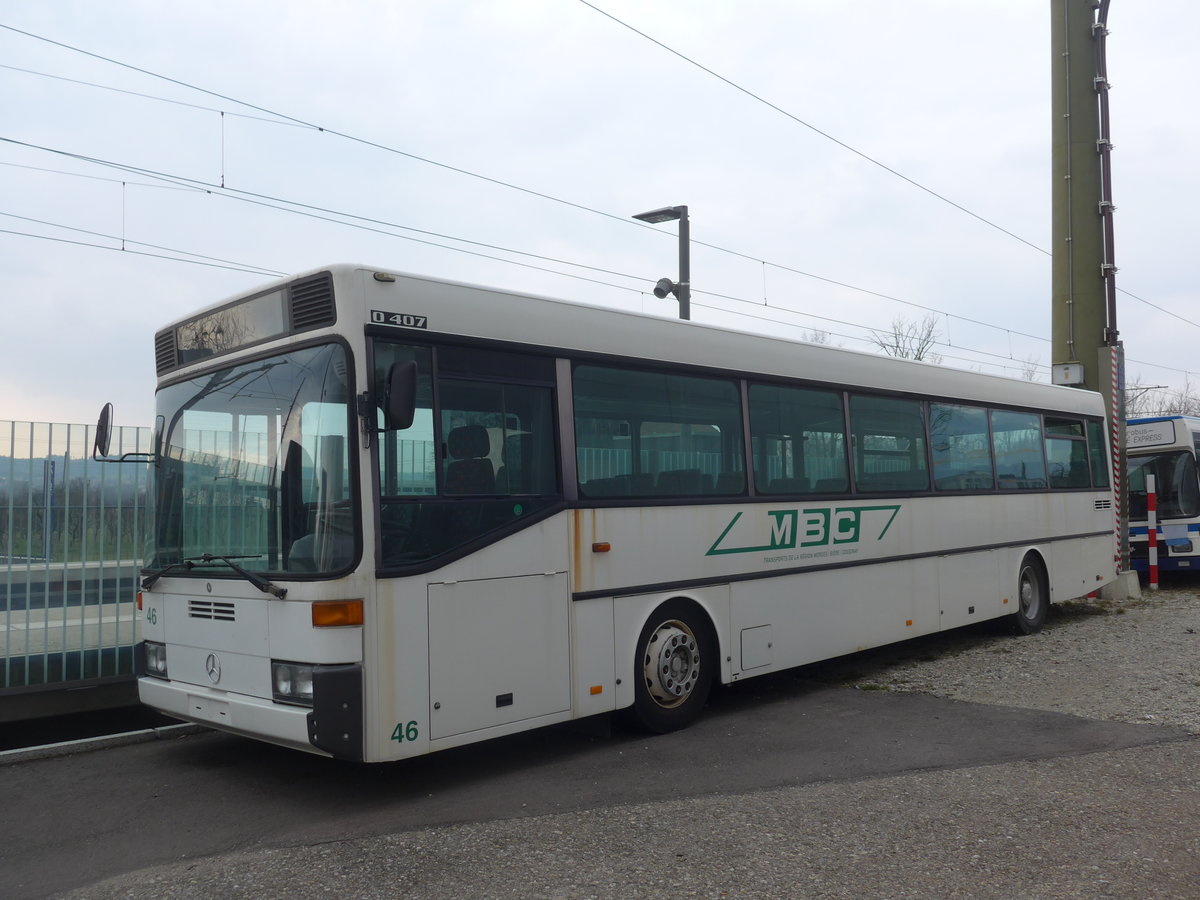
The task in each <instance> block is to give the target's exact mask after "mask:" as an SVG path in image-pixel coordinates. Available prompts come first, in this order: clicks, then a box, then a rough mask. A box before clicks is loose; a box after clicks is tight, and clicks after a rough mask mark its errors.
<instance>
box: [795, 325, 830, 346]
mask: <svg viewBox="0 0 1200 900" xmlns="http://www.w3.org/2000/svg"><path fill="white" fill-rule="evenodd" d="M800 340H802V341H808V342H809V343H810V344H828V343H829V332H828V331H821V330H820V329H818V328H814V329H813V330H812V331H803V332H801V338H800Z"/></svg>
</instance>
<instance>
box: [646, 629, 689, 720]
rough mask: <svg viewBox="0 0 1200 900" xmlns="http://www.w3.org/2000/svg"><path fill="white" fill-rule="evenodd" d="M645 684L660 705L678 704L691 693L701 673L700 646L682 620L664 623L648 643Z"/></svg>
mask: <svg viewBox="0 0 1200 900" xmlns="http://www.w3.org/2000/svg"><path fill="white" fill-rule="evenodd" d="M643 667H644V674H645V678H646V687H647V688H648V689H649V691H650V696H651V697H653V698H654V701H655V702H656V703H658V705H659V706H664V707H671V706H678V705H679V704H681V703H683V702H684V701H685V700H687V698H688V697H689V696H691V693H692V689H693V688H694V687H695V686H696V680H697V677H698V676H699V674H700V647H699V645H698V644H697V642H696V636H695V635H694V634H692V632H691V630H690V629H688V627H687V626H686V625H684V623H682V622H677V621H673V622H664V623H663V624H662V625H660V626H659V627H658V630H657V631H655V633H654V634H653V635H651V636H650V641H649V642H648V643H647V645H646V658H645V660H643Z"/></svg>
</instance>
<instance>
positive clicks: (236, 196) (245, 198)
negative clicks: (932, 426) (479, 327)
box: [0, 138, 1048, 368]
mask: <svg viewBox="0 0 1200 900" xmlns="http://www.w3.org/2000/svg"><path fill="white" fill-rule="evenodd" d="M0 141H4V142H9V143H17V144H19V145H21V146H25V147H30V148H33V149H39V150H44V151H45V152H48V153H54V154H58V155H63V156H66V157H68V158H71V159H75V160H77V161H81V162H87V163H91V164H94V165H100V166H104V167H109V168H114V169H117V170H118V171H123V172H129V173H131V174H136V175H139V176H142V177H149V178H158V179H164V180H166V181H168V183H172V184H182V185H186V186H190V187H194V188H196V189H198V190H203V191H204V192H205V193H207V194H209V195H212V196H218V197H225V198H227V199H233V200H239V201H242V202H246V203H251V204H254V205H256V206H262V207H266V208H269V209H274V210H277V211H280V212H284V213H289V214H296V215H303V216H306V217H308V218H313V219H317V220H320V221H325V222H330V223H332V224H337V225H343V226H346V227H353V228H358V229H360V230H364V231H370V232H373V233H376V234H382V235H385V236H389V237H396V238H400V239H402V240H408V241H413V242H415V243H420V244H424V245H427V246H433V247H438V248H440V249H445V250H451V251H456V252H462V253H469V254H470V255H472V256H477V257H481V258H484V259H490V260H494V261H497V262H504V263H507V264H511V265H519V266H524V267H526V268H530V269H535V270H538V271H543V272H548V273H550V274H555V275H560V276H563V277H569V278H575V279H578V280H582V281H588V282H591V283H594V284H599V285H602V286H605V287H611V288H617V289H620V290H625V291H630V292H633V293H638V294H644V293H645V291H644V290H643V289H642V288H640V287H636V286H628V285H618V284H613V283H611V282H607V281H600V280H598V279H595V278H589V277H586V276H581V275H577V274H575V273H569V272H561V271H558V270H554V269H549V268H546V267H544V266H537V265H532V264H530V263H521V262H518V261H515V260H508V259H504V258H502V257H496V256H492V255H490V254H485V253H480V252H478V251H470V250H466V249H463V248H461V247H451V246H448V245H445V244H439V243H437V242H434V241H429V240H426V239H424V238H416V237H412V236H411V235H397V234H394V233H393V232H391V231H389V230H387V229H398V230H402V231H410V232H414V233H416V234H421V235H425V236H427V237H428V236H433V237H438V238H440V239H442V240H451V241H456V242H459V243H464V244H467V245H469V246H473V247H485V248H487V249H490V250H496V251H499V252H503V253H511V254H514V255H518V256H525V257H531V258H535V259H538V260H540V261H543V262H550V263H554V264H556V265H565V266H572V267H575V268H583V269H588V270H591V271H594V272H599V273H602V274H606V275H612V276H616V277H619V278H625V279H629V280H631V281H633V282H635V283H637V284H645V283H647V282H648V281H650V280H651V279H649V278H648V277H647V276H645V275H638V274H633V273H628V272H617V271H615V270H611V269H601V268H599V267H594V266H588V265H586V264H583V263H576V262H572V261H570V260H564V259H560V258H555V257H550V256H546V255H543V254H533V253H528V252H527V251H522V250H516V249H513V248H509V247H502V246H500V245H496V244H484V243H481V242H478V241H471V240H468V239H465V238H458V237H455V236H452V235H446V234H440V233H436V232H430V231H427V230H424V229H418V228H413V227H411V226H406V225H401V224H399V223H395V222H385V221H383V220H380V219H374V218H368V217H364V216H358V215H355V214H352V213H346V212H341V211H338V210H331V209H328V208H325V207H316V206H314V205H312V204H305V203H300V202H298V201H292V200H287V199H284V198H279V197H270V196H268V195H264V194H260V193H256V192H252V191H243V190H239V189H232V188H223V187H222V186H220V185H217V184H214V183H210V182H204V181H202V180H199V179H194V178H189V177H186V176H181V175H173V174H169V173H164V172H158V171H155V170H152V169H147V168H145V167H141V166H132V165H128V164H124V163H118V162H114V161H111V160H103V159H99V158H96V157H88V156H84V155H82V154H78V153H72V152H70V151H65V150H58V149H54V148H49V147H41V146H38V145H32V144H26V143H24V142H15V141H12V139H10V138H0ZM695 293H696V294H701V295H706V296H710V297H716V298H720V299H725V300H730V301H733V302H737V303H743V304H750V305H753V306H756V307H759V308H762V307H763V305H762V304H761V303H760V302H759V301H757V300H748V299H745V298H743V297H737V296H733V295H730V294H722V293H718V292H714V291H704V290H697V291H695ZM708 308H713V309H719V307H708ZM767 308H769V309H772V310H776V311H780V312H784V313H788V314H790V315H799V316H805V317H808V318H811V319H815V320H818V321H823V322H834V323H836V324H839V325H846V326H849V327H852V328H861V329H863V330H864V331H867V332H870V333H872V334H875V333H876V332H877V331H878V329H876V328H874V327H872V326H869V325H862V324H859V323H855V322H848V321H845V320H839V319H832V318H829V317H827V316H821V315H818V314H815V313H808V312H804V311H801V310H793V309H789V308H787V307H781V306H778V305H775V306H769V307H767ZM726 311H727V312H732V313H734V314H739V315H740V314H741V313H740V312H736V311H732V310H726ZM755 318H761V317H755ZM855 339H858V338H855ZM863 340H870V338H863ZM945 346H950V345H949V344H946V345H945ZM958 349H960V350H964V351H967V352H971V353H977V354H979V355H981V356H994V357H996V358H999V359H1009V358H1010V357H1005V356H1003V355H1001V354H995V353H991V352H990V351H986V350H978V349H976V348H971V347H961V346H960V347H959V348H958ZM1047 368H1048V367H1047Z"/></svg>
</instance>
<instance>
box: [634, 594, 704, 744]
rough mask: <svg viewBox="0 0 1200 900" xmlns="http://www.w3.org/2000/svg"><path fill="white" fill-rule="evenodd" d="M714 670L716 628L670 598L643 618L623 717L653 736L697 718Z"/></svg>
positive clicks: (700, 612) (690, 605)
mask: <svg viewBox="0 0 1200 900" xmlns="http://www.w3.org/2000/svg"><path fill="white" fill-rule="evenodd" d="M719 670H720V661H719V659H718V647H717V637H716V630H715V629H714V627H713V624H712V621H711V619H710V618H709V615H708V613H707V612H705V611H704V609H703V608H702V607H701V606H700V605H699V604H698V603H696V602H694V601H692V600H689V599H687V598H685V597H673V598H672V599H670V600H667V601H665V602H663V603H661V604H659V605H658V606H657V607H655V609H654V611H653V612H652V613H651V614H650V616H649V617H648V618H647V619H646V623H645V625H643V626H642V630H641V634H640V635H639V636H638V641H637V646H636V647H635V648H634V673H633V674H634V700H633V706H632V707H630V709H629V710H628V711H627V712H628V718H629V719H630V720H631V721H632V723H633V724H634V725H636V726H637V727H639V728H642V729H645V730H646V731H650V732H654V733H656V734H665V733H667V732H669V731H677V730H679V729H681V728H686V727H687V726H688V725H690V724H692V722H694V721H696V719H697V718H699V716H700V713H701V712H702V711H703V709H704V705H705V703H707V702H708V695H709V693H710V691H711V690H712V685H713V682H714V680H715V679H716V678H717V673H718V672H719Z"/></svg>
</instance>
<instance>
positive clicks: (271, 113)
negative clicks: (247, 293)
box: [0, 0, 1200, 371]
mask: <svg viewBox="0 0 1200 900" xmlns="http://www.w3.org/2000/svg"><path fill="white" fill-rule="evenodd" d="M581 2H583V3H584V5H586V6H588V7H590V8H592V9H593V10H595V11H596V12H598V13H600V14H602V15H604V16H606V17H608V18H610V19H612V20H613V21H614V22H616V23H617V24H619V25H621V26H623V27H625V28H628V29H629V30H631V31H633V32H635V33H637V34H638V35H640V36H641V37H643V38H645V39H646V40H649V41H651V42H653V43H655V44H657V45H659V46H660V47H662V48H663V49H664V50H666V51H668V52H670V53H672V54H674V55H676V56H678V57H679V58H681V59H683V60H684V61H686V62H688V63H689V64H691V65H693V66H696V67H697V68H699V69H701V70H703V71H705V72H706V73H708V74H709V75H711V76H712V77H714V78H717V79H719V80H721V81H723V82H725V83H726V84H728V85H729V86H731V87H733V88H735V89H736V90H738V91H740V92H742V93H744V94H746V95H747V96H750V97H751V98H753V99H754V100H756V101H757V102H760V103H763V104H765V105H767V106H768V107H770V108H772V109H774V110H775V111H777V112H779V113H780V114H782V115H784V116H786V117H788V118H789V119H792V120H794V121H795V122H797V123H798V124H800V125H803V126H804V127H806V128H809V129H811V130H813V131H814V132H816V133H818V134H820V135H821V136H822V137H825V138H827V139H828V140H831V141H832V142H834V143H835V144H837V145H839V146H841V147H843V148H844V149H846V150H848V151H849V152H852V153H854V154H855V155H857V156H860V157H862V158H863V159H864V160H866V161H868V162H870V163H872V164H874V165H876V166H879V167H880V168H882V169H884V170H886V171H888V172H890V173H891V174H892V175H894V176H896V177H898V178H901V179H902V180H904V181H906V182H909V183H910V184H912V185H913V186H915V187H917V188H920V189H921V190H923V191H926V192H927V193H930V194H931V195H933V196H935V197H937V198H938V199H940V200H943V201H945V202H946V203H948V204H950V205H951V206H953V207H955V208H957V209H959V210H961V211H962V212H964V213H966V214H968V215H970V216H972V217H974V218H977V219H979V220H980V221H981V222H984V223H985V224H988V225H990V226H992V227H994V228H996V229H998V230H1000V231H1002V232H1004V233H1005V234H1007V235H1009V236H1010V237H1013V238H1015V239H1016V240H1018V241H1021V242H1022V243H1025V244H1028V245H1029V246H1031V247H1033V249H1036V250H1038V251H1039V252H1041V253H1047V252H1048V251H1045V250H1044V249H1043V248H1040V247H1037V246H1036V245H1034V244H1032V243H1031V242H1029V241H1026V240H1025V239H1023V238H1021V237H1020V236H1018V235H1015V234H1013V233H1011V232H1009V231H1007V230H1006V229H1003V228H1002V227H1000V226H998V225H996V224H995V223H993V222H991V221H990V220H987V219H986V218H984V217H982V216H980V215H978V214H976V213H974V212H972V211H971V210H969V209H966V208H965V207H962V206H960V205H959V204H957V203H954V202H953V201H951V200H949V199H948V198H945V197H943V196H941V195H940V194H938V193H937V192H936V191H933V190H932V189H930V188H928V187H926V186H924V185H921V184H920V183H918V182H916V181H915V180H913V179H911V178H908V177H907V176H905V175H904V174H903V173H900V172H899V171H897V170H895V169H892V168H890V167H888V166H886V165H884V164H883V163H881V162H880V161H878V160H876V159H874V158H872V157H871V156H869V155H867V154H865V153H863V152H862V151H859V150H857V149H856V148H854V147H852V146H851V145H849V144H847V143H845V142H843V141H841V140H839V139H837V138H836V137H833V136H832V135H830V134H828V133H826V132H823V131H821V130H820V129H818V128H815V127H814V126H813V125H811V124H810V123H808V122H806V121H804V120H802V119H800V118H799V117H798V116H795V115H794V114H792V113H790V112H788V111H787V110H785V109H783V108H781V107H778V106H776V105H775V104H773V103H771V102H770V101H768V100H766V99H765V98H763V97H761V96H759V95H757V94H755V93H754V92H752V91H749V90H748V89H746V88H744V87H742V86H741V85H738V84H737V83H736V82H733V81H732V80H731V79H728V78H726V77H725V76H722V75H720V74H719V73H717V72H715V71H713V70H711V69H709V68H707V67H705V66H703V65H702V64H700V63H698V62H696V61H695V60H693V59H691V58H689V57H687V56H685V55H684V54H682V53H680V52H679V51H677V50H675V49H673V48H671V47H669V46H667V45H666V44H664V43H662V42H661V41H658V40H657V39H655V38H653V37H650V36H649V35H646V34H645V33H643V32H641V31H639V30H638V29H636V28H634V27H633V26H631V25H629V24H628V23H625V22H623V21H622V20H620V19H618V18H616V17H615V16H612V15H611V14H609V13H607V12H605V11H604V10H602V9H600V8H599V7H597V6H595V5H594V4H592V3H589V2H587V0H581ZM0 29H5V30H8V31H11V32H14V33H17V34H21V35H23V36H26V37H29V38H31V39H34V40H38V41H43V42H46V43H49V44H51V45H54V46H58V47H60V48H63V49H66V50H69V51H72V52H76V53H80V54H82V55H85V56H88V57H91V58H93V59H97V60H100V61H102V62H105V63H107V64H111V65H114V66H118V67H121V68H125V69H128V70H130V71H134V72H137V73H139V74H141V75H145V76H148V77H152V78H156V79H160V80H163V81H166V82H168V83H171V84H174V85H177V86H179V87H183V88H185V89H187V90H192V91H197V92H199V93H202V94H205V95H207V96H211V97H215V98H217V99H220V100H224V101H226V102H228V103H233V104H236V105H238V106H242V107H245V108H247V109H252V110H255V111H256V112H258V113H262V114H263V115H262V116H250V115H247V114H244V113H237V112H233V111H229V110H223V109H218V108H215V107H207V106H201V105H199V104H189V103H186V102H184V101H178V100H174V99H171V98H162V97H156V96H154V95H150V94H145V93H142V92H136V91H128V90H125V89H121V88H111V87H109V86H106V85H100V84H98V83H95V82H88V81H83V80H80V79H69V78H61V77H60V76H54V75H48V74H46V73H42V72H36V71H35V70H30V69H20V68H19V67H15V66H4V68H8V69H12V70H15V71H21V72H26V73H28V74H33V75H39V76H44V77H50V78H59V79H60V80H64V81H68V82H74V83H78V84H82V85H88V86H92V87H97V88H100V89H105V90H115V91H118V92H120V93H127V94H131V95H134V96H137V97H141V98H145V99H150V100H158V101H161V102H166V103H175V104H178V105H182V106H190V107H193V108H196V109H200V110H204V111H215V112H220V113H222V114H224V113H225V112H229V113H230V114H231V115H242V116H244V117H246V118H253V119H259V120H261V121H265V122H268V123H274V124H285V125H292V126H298V127H303V128H306V129H309V130H313V131H317V132H319V133H323V134H329V135H331V136H334V137H338V138H341V139H344V140H347V141H351V142H355V143H358V144H362V145H364V146H368V147H371V148H374V149H377V150H380V151H384V152H388V153H393V154H397V155H400V156H404V157H406V158H409V159H412V160H414V161H417V162H420V163H423V164H428V165H432V166H435V167H439V168H442V169H444V170H447V171H450V172H453V173H456V174H460V175H464V176H468V177H471V178H476V179H480V180H483V181H485V182H488V183H491V184H494V185H496V186H499V187H503V188H506V189H511V190H514V191H518V192H521V193H525V194H527V195H531V196H534V197H538V198H541V199H544V200H547V201H551V202H554V203H559V204H563V205H565V206H568V207H570V208H574V209H576V210H579V211H583V212H587V213H590V214H594V215H598V216H602V217H605V218H608V219H612V220H615V221H620V222H621V223H622V224H624V225H627V226H628V225H631V224H633V225H637V226H639V227H645V228H653V226H651V225H647V224H644V223H641V222H635V221H632V220H630V219H629V218H628V217H626V216H623V215H616V214H613V213H608V212H605V211H603V210H599V209H595V208H592V207H589V206H586V205H584V204H580V203H575V202H573V201H570V200H566V199H564V198H560V197H556V196H554V195H551V194H547V193H544V192H541V191H536V190H533V189H530V188H526V187H523V186H520V185H516V184H513V183H511V182H506V181H503V180H501V179H497V178H492V177H490V176H487V175H482V174H480V173H476V172H472V171H470V170H467V169H464V168H461V167H458V166H453V165H450V164H447V163H443V162H440V161H438V160H433V159H429V158H427V157H422V156H419V155H417V154H413V153H409V152H407V151H404V150H400V149H398V148H394V147H390V146H388V145H385V144H382V143H379V142H377V141H373V140H369V139H366V138H362V137H358V136H355V135H352V134H349V133H346V132H342V131H339V130H337V129H332V128H328V127H324V126H320V125H317V124H315V123H313V122H309V121H306V120H304V119H301V118H298V117H295V116H291V115H288V114H286V113H281V112H278V111H276V110H272V109H269V108H267V107H264V106H260V105H257V104H254V103H252V102H249V101H245V100H241V99H239V98H235V97H232V96H229V95H226V94H222V93H219V92H217V91H212V90H210V89H207V88H203V87H200V86H198V85H195V84H191V83H189V82H186V81H182V80H180V79H176V78H173V77H171V76H167V75H163V74H161V73H157V72H154V71H151V70H149V69H145V68H141V67H139V66H135V65H132V64H130V63H126V62H122V61H120V60H117V59H113V58H111V57H108V56H104V55H102V54H99V53H95V52H92V51H89V50H85V49H83V48H80V47H76V46H73V45H71V44H67V43H64V42H61V41H56V40H53V39H51V38H47V37H45V36H42V35H38V34H35V33H33V32H29V31H25V30H23V29H19V28H15V27H13V26H10V25H6V24H2V23H0ZM17 143H19V142H17ZM81 158H83V157H81ZM288 202H291V201H288ZM341 215H349V214H341ZM393 227H400V228H407V227H408V226H393ZM411 230H413V231H416V232H419V231H420V229H411ZM654 230H656V231H659V232H660V233H664V232H662V230H661V229H657V228H655V229H654ZM441 237H444V238H445V239H448V240H454V241H462V242H464V243H475V242H470V241H466V240H465V239H462V238H457V237H452V236H441ZM692 243H693V244H695V245H697V246H702V247H706V248H709V249H712V250H716V251H719V252H722V253H727V254H730V255H733V256H737V257H740V258H743V259H746V260H751V261H755V262H758V263H760V264H761V265H763V266H764V267H765V266H771V267H773V268H777V269H779V270H781V271H786V272H791V273H793V274H797V275H800V276H802V277H805V278H810V279H814V280H817V281H821V282H822V283H826V284H830V285H834V286H838V287H842V288H845V289H848V290H852V291H856V292H860V293H863V294H866V295H868V296H874V297H877V298H879V299H883V300H887V301H890V302H896V303H900V304H902V305H907V306H910V307H913V308H917V309H922V310H925V311H927V312H930V313H936V314H939V315H943V316H945V317H947V320H949V319H950V318H954V319H959V320H961V321H965V322H969V323H971V324H975V325H979V326H981V327H986V328H991V329H995V330H1000V331H1005V332H1007V333H1009V334H1017V335H1020V336H1022V337H1026V338H1029V339H1032V340H1037V341H1042V342H1045V343H1049V341H1048V339H1047V338H1044V337H1041V336H1039V335H1033V334H1028V333H1026V332H1022V331H1019V330H1017V329H1013V328H1011V327H1007V326H1001V325H996V324H994V323H990V322H986V321H983V320H979V319H975V318H972V317H969V316H962V315H959V314H957V313H951V312H949V311H946V310H941V309H939V308H936V307H932V306H928V305H925V304H921V303H917V302H915V301H910V300H906V299H904V298H900V297H896V296H894V295H891V294H887V293H884V292H880V291H874V290H871V289H868V288H863V287H860V286H857V285H853V284H850V283H848V282H844V281H840V280H838V279H834V278H829V277H826V276H822V275H818V274H816V273H813V272H809V271H806V270H804V269H800V268H797V267H793V266H789V265H785V264H782V263H777V262H773V261H770V260H765V259H762V258H760V257H758V256H756V255H753V254H747V253H744V252H741V251H737V250H732V249H730V248H727V247H723V246H719V245H716V244H711V243H707V242H704V241H700V240H693V241H692ZM480 245H481V246H488V245H482V244H480ZM435 246H436V245H435ZM447 249H454V248H447ZM498 249H502V250H503V252H510V253H515V254H522V255H528V256H537V255H536V254H523V253H522V251H516V250H512V249H509V248H498ZM501 261H504V262H513V261H511V260H501ZM554 261H555V262H559V263H562V264H566V265H571V266H579V267H582V268H585V269H586V268H591V269H593V270H596V271H606V270H601V269H598V268H597V267H589V266H584V265H582V264H578V263H573V262H568V261H562V260H554ZM514 264H516V263H514ZM531 268H538V267H537V266H531ZM546 271H551V270H546ZM554 274H566V273H554ZM614 274H615V273H614ZM571 277H579V276H571ZM626 277H630V276H626ZM584 280H593V281H595V280H594V279H584ZM595 283H597V284H605V283H604V282H600V281H595ZM608 286H611V287H621V289H624V290H631V289H630V288H625V287H624V286H616V285H608ZM639 293H640V291H639ZM1122 293H1125V294H1127V295H1128V296H1130V297H1132V298H1133V299H1135V300H1137V301H1139V302H1141V303H1145V304H1146V305H1148V306H1151V307H1153V308H1155V309H1157V310H1159V311H1160V312H1163V313H1165V314H1167V315H1171V316H1174V317H1175V318H1177V319H1179V320H1180V321H1182V322H1185V323H1186V324H1189V325H1196V326H1197V327H1200V324H1197V323H1195V322H1192V321H1191V320H1189V319H1186V318H1185V317H1183V316H1180V315H1178V314H1177V313H1173V312H1171V311H1170V310H1167V309H1165V308H1163V307H1161V306H1158V305H1156V304H1153V303H1151V302H1150V301H1147V300H1145V299H1143V298H1141V297H1138V296H1137V295H1134V294H1131V293H1129V292H1128V291H1124V290H1122ZM737 299H738V300H739V302H745V301H741V300H740V298H737ZM768 308H771V309H779V307H774V306H768ZM856 327H867V326H856ZM1131 361H1133V362H1136V360H1131ZM1151 365H1154V364H1151ZM1160 367H1161V366H1160ZM1161 368H1168V369H1169V368H1170V367H1161ZM1178 371H1185V370H1178Z"/></svg>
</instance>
